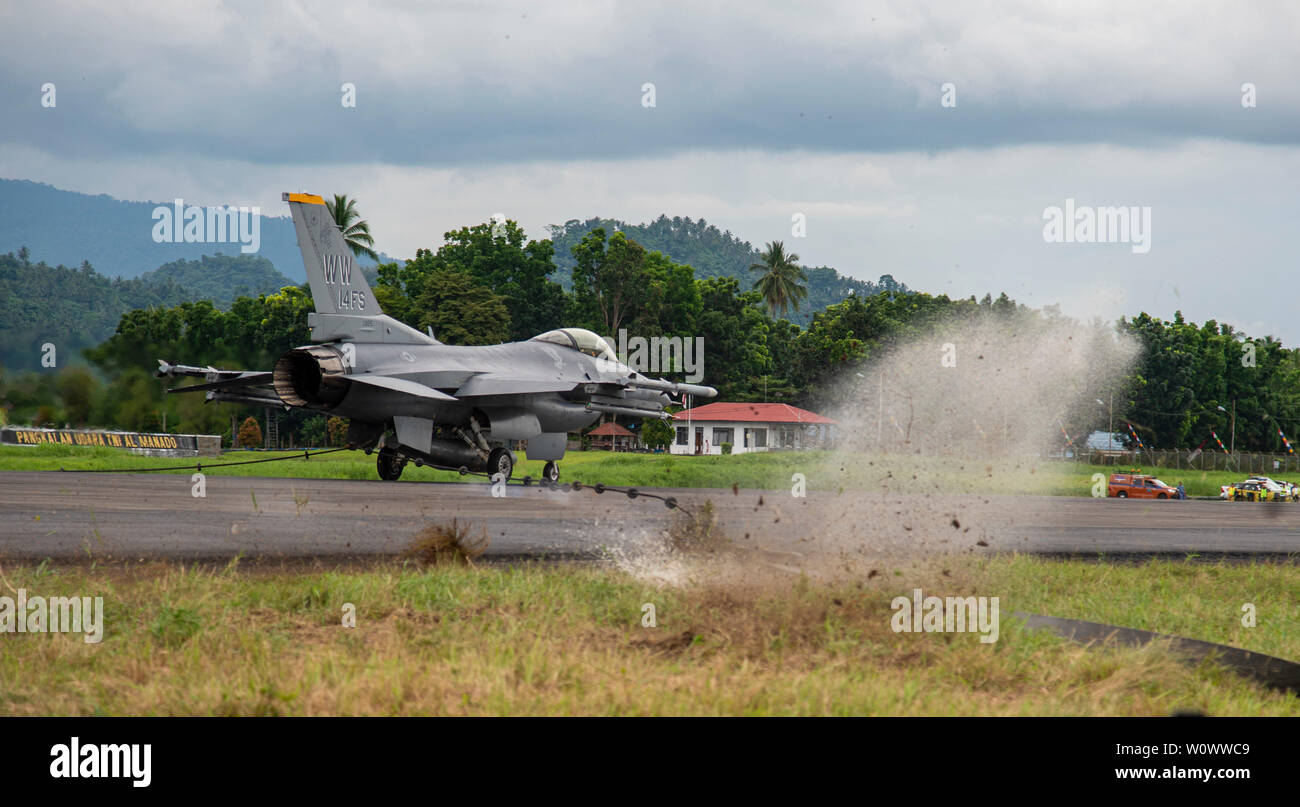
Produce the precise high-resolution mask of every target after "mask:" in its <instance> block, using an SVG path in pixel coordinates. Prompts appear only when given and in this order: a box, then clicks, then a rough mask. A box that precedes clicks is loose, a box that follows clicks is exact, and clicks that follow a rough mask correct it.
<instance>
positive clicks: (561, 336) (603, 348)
mask: <svg viewBox="0 0 1300 807" xmlns="http://www.w3.org/2000/svg"><path fill="white" fill-rule="evenodd" d="M530 341H533V342H550V343H551V344H553V345H560V346H561V347H567V348H570V349H572V350H580V351H582V352H583V353H586V354H587V355H588V356H594V357H596V358H598V359H605V360H606V361H612V362H617V361H618V356H617V354H615V353H614V348H612V347H611V346H610V344H609V342H607V341H605V339H604V338H602V337H600V336H597V335H596V334H594V333H592V332H591V331H589V330H587V329H586V328H559V329H557V330H554V331H547V332H546V333H544V334H541V335H539V336H534V337H533V338H532V339H531V340H530Z"/></svg>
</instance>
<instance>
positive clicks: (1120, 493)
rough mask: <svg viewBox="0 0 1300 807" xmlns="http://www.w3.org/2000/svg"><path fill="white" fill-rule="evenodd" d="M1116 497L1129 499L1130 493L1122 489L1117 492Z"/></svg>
mask: <svg viewBox="0 0 1300 807" xmlns="http://www.w3.org/2000/svg"><path fill="white" fill-rule="evenodd" d="M1115 498H1117V499H1127V498H1128V493H1127V492H1125V491H1122V490H1121V491H1120V492H1119V493H1116V494H1115Z"/></svg>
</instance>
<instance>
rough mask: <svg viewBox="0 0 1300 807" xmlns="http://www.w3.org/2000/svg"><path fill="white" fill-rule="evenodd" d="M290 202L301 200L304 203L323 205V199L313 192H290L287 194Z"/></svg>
mask: <svg viewBox="0 0 1300 807" xmlns="http://www.w3.org/2000/svg"><path fill="white" fill-rule="evenodd" d="M289 201H290V202H302V203H303V204H305V205H323V204H325V200H324V199H322V198H320V197H319V196H317V195H316V194H314V193H291V194H289Z"/></svg>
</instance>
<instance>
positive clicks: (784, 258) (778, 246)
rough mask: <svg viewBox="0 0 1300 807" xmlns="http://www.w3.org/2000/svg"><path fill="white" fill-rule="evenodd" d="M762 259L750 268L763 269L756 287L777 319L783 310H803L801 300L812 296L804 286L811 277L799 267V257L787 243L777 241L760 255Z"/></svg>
mask: <svg viewBox="0 0 1300 807" xmlns="http://www.w3.org/2000/svg"><path fill="white" fill-rule="evenodd" d="M758 257H759V262H758V263H753V264H750V266H749V268H750V271H754V272H762V273H763V274H762V276H761V277H759V279H758V280H757V281H755V282H754V288H756V289H758V291H759V293H760V294H762V295H763V301H764V302H765V303H767V310H768V312H769V313H770V314H771V315H772V317H773V318H775V317H776V312H777V310H778V309H779V310H780V311H781V313H782V314H785V312H786V311H787V310H788V309H790V308H793V309H795V310H796V311H798V310H799V303H800V302H801V301H802V300H803V299H804V298H806V297H807V296H808V288H807V287H806V286H803V285H800V283H801V282H805V283H806V282H807V280H808V276H807V275H805V274H804V271H803V269H800V268H799V264H798V261H799V256H798V255H796V254H794V253H793V252H790V253H787V252H786V251H785V244H783V243H782V242H780V241H773V242H771V243H769V244H768V245H767V249H765V250H763V252H761V253H760V254H759V256H758Z"/></svg>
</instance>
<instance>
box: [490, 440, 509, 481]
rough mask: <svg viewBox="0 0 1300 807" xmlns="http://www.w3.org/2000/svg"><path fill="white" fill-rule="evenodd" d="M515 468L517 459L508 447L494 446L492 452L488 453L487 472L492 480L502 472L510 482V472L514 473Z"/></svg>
mask: <svg viewBox="0 0 1300 807" xmlns="http://www.w3.org/2000/svg"><path fill="white" fill-rule="evenodd" d="M514 470H515V461H514V459H513V458H512V457H511V456H510V452H509V451H507V450H506V449H504V448H494V449H492V453H491V454H488V461H487V472H488V479H489V480H492V478H493V477H494V476H496V475H497V474H501V475H502V476H504V477H505V478H506V481H507V482H508V481H510V474H512V473H514ZM493 481H495V480H493Z"/></svg>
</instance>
